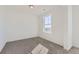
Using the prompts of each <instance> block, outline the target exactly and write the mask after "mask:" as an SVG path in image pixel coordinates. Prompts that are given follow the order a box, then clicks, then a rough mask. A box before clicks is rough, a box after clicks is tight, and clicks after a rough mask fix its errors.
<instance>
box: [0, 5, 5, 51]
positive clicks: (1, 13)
mask: <svg viewBox="0 0 79 59" xmlns="http://www.w3.org/2000/svg"><path fill="white" fill-rule="evenodd" d="M5 23H6V22H5V7H4V6H0V52H1V50H2V49H3V47H4V45H5V44H6V24H5Z"/></svg>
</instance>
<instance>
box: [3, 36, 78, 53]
mask: <svg viewBox="0 0 79 59" xmlns="http://www.w3.org/2000/svg"><path fill="white" fill-rule="evenodd" d="M39 43H41V44H42V45H44V46H45V47H46V48H48V49H49V51H48V54H79V48H74V47H73V48H72V49H71V50H70V51H66V50H64V49H63V47H62V46H59V45H57V44H55V43H52V42H49V41H47V40H45V39H43V38H40V37H36V38H29V39H24V40H18V41H13V42H8V43H6V45H5V47H4V48H3V50H2V52H1V54H29V53H30V52H31V51H32V50H33V49H34V48H35V47H36V46H37V45H38V44H39Z"/></svg>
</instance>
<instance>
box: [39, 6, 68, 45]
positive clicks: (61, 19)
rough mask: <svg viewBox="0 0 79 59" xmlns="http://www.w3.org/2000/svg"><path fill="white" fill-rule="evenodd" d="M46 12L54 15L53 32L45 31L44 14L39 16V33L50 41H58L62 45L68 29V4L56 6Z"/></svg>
mask: <svg viewBox="0 0 79 59" xmlns="http://www.w3.org/2000/svg"><path fill="white" fill-rule="evenodd" d="M46 14H51V15H52V33H50V34H47V33H44V32H43V29H42V28H43V26H42V25H43V21H42V16H43V15H42V16H40V17H39V27H40V28H39V35H40V37H43V38H45V39H47V40H49V41H52V42H54V43H57V44H59V45H61V46H63V44H64V35H65V33H66V29H67V27H66V26H67V6H54V8H52V10H51V11H50V12H47V13H46Z"/></svg>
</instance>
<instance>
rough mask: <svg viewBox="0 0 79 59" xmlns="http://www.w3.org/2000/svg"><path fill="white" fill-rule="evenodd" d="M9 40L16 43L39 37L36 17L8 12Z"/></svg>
mask: <svg viewBox="0 0 79 59" xmlns="http://www.w3.org/2000/svg"><path fill="white" fill-rule="evenodd" d="M6 19H7V30H8V33H7V40H8V41H15V40H19V39H26V38H30V37H36V36H37V18H36V16H34V15H30V14H25V13H17V12H8V14H7V18H6Z"/></svg>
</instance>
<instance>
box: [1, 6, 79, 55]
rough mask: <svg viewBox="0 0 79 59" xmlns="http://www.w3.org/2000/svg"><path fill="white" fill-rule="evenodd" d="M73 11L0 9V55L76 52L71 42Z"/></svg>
mask: <svg viewBox="0 0 79 59" xmlns="http://www.w3.org/2000/svg"><path fill="white" fill-rule="evenodd" d="M75 8H76V7H74V6H65V5H4V6H0V54H70V53H79V48H77V47H75V43H76V42H75V41H74V40H72V38H73V37H72V16H74V15H73V14H72V13H75V11H74V9H75ZM72 9H73V10H72ZM72 11H73V12H72ZM74 17H75V16H74ZM74 27H75V26H74ZM73 42H75V43H73Z"/></svg>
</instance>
